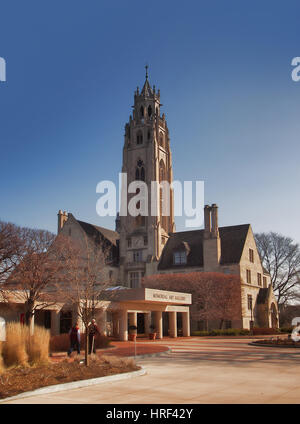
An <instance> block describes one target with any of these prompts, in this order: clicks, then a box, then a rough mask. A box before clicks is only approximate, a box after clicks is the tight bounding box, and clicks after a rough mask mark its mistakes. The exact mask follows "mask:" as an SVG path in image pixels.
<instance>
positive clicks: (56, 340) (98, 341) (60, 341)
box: [50, 333, 110, 352]
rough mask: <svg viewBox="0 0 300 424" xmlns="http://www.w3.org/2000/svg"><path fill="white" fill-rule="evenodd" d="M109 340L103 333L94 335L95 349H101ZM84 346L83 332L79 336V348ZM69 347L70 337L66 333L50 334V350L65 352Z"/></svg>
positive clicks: (107, 344) (106, 345)
mask: <svg viewBox="0 0 300 424" xmlns="http://www.w3.org/2000/svg"><path fill="white" fill-rule="evenodd" d="M109 344H110V340H109V338H108V337H106V336H104V335H100V336H99V335H98V336H96V337H95V347H96V349H103V348H106V347H108V346H109ZM84 347H85V333H82V334H81V337H80V348H81V349H84ZM69 348H70V337H69V335H68V334H67V333H64V334H58V335H56V336H52V337H51V339H50V352H67V351H68V349H69Z"/></svg>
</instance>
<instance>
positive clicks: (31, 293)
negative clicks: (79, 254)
mask: <svg viewBox="0 0 300 424" xmlns="http://www.w3.org/2000/svg"><path fill="white" fill-rule="evenodd" d="M20 237H21V240H22V254H21V255H20V256H19V258H18V264H17V266H16V268H15V269H14V271H13V273H12V274H11V275H10V277H9V278H8V279H7V280H6V282H5V283H4V285H3V287H4V290H5V292H6V294H7V296H6V297H7V298H8V299H9V298H11V299H12V301H13V299H15V301H18V302H22V303H24V304H25V311H26V324H27V325H29V326H30V327H31V330H32V331H33V323H34V320H33V317H34V315H35V313H36V311H37V310H38V309H39V310H40V309H44V308H46V307H49V306H51V305H54V304H55V303H56V302H57V298H56V293H55V291H54V290H53V289H54V284H55V282H56V281H57V278H58V277H59V275H60V274H61V272H62V271H63V267H64V264H65V263H66V257H67V256H68V255H69V249H68V246H66V241H65V240H64V239H63V238H62V237H58V238H57V239H56V240H55V235H54V234H52V233H50V232H49V231H45V230H37V229H30V228H22V229H21V230H20ZM54 240H55V248H54V244H53V243H54Z"/></svg>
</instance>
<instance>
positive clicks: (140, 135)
mask: <svg viewBox="0 0 300 424" xmlns="http://www.w3.org/2000/svg"><path fill="white" fill-rule="evenodd" d="M136 144H143V133H142V131H139V132H138V133H137V135H136Z"/></svg>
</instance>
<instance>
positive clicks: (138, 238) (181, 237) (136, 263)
mask: <svg viewBox="0 0 300 424" xmlns="http://www.w3.org/2000/svg"><path fill="white" fill-rule="evenodd" d="M161 106H162V105H161V103H160V91H159V90H158V91H156V89H155V86H153V87H151V86H150V83H149V80H148V74H147V72H146V80H145V83H144V86H143V88H142V90H141V92H140V91H139V88H137V90H136V92H135V94H134V106H133V113H132V115H130V117H129V121H128V123H126V125H125V136H124V147H123V164H122V173H123V174H126V179H125V180H123V187H122V196H123V197H122V202H121V204H124V203H125V204H126V205H129V203H130V201H131V200H132V198H133V197H134V196H136V195H137V194H138V190H136V191H135V192H132V193H128V188H129V184H130V183H132V182H133V181H143V182H145V183H146V185H147V187H148V216H143V214H142V213H140V214H137V216H131V215H129V214H127V215H124V214H123V213H120V215H119V216H118V217H117V219H116V231H113V230H110V229H106V228H103V227H99V226H96V225H93V224H90V223H87V222H83V221H80V220H77V219H76V218H75V217H74V216H73V214H72V213H67V212H63V211H61V210H60V211H59V212H58V233H59V234H63V235H65V236H68V237H71V238H73V239H74V240H76V242H79V243H80V244H81V245H82V246H83V249H84V246H85V243H86V241H87V240H95V239H98V240H100V241H101V242H103V243H105V244H106V246H108V248H109V249H110V260H109V261H107V262H106V266H105V270H104V277H103V278H104V279H105V280H106V281H109V282H110V284H111V286H112V287H118V286H119V287H123V288H127V289H131V290H128V292H127V294H126V291H124V290H121V291H120V299H119V303H118V302H117V306H116V303H114V302H110V301H108V302H107V305H106V308H105V311H104V315H105V317H104V316H102V315H101V314H102V312H100V309H99V314H100V315H99V316H98V320H99V321H100V322H102V323H105V331H106V332H107V333H108V334H119V335H120V338H122V339H123V340H126V338H127V336H128V334H126V333H127V321H129V322H130V323H131V324H138V327H139V328H140V332H145V333H147V331H148V327H149V322H150V321H151V319H152V321H153V320H154V322H155V325H156V326H157V327H159V334H160V335H159V337H162V335H163V333H165V334H169V335H170V334H172V335H173V336H174V335H176V334H177V324H178V322H179V321H180V322H181V324H180V325H181V328H182V329H183V334H184V335H189V331H190V330H189V328H190V319H189V308H188V306H187V305H190V303H191V299H190V298H189V295H188V294H187V293H183V294H182V299H185V300H183V301H182V302H183V303H182V304H181V305H180V302H178V301H174V298H175V297H176V296H175V297H174V295H172V293H171V294H168V292H162V293H161V294H159V296H161V299H164V297H165V299H166V300H161V299H160V300H159V299H158V297H156V298H155V299H154V298H153V299H151V300H149V299H148V298H147V293H150V291H151V290H150V289H142V288H141V282H142V279H143V277H145V276H150V275H153V274H161V273H169V274H172V273H189V272H218V273H225V274H234V275H238V276H240V278H241V299H240V302H241V305H240V306H241V311H242V312H241V319H240V321H238V322H232V323H230V324H229V326H233V327H238V328H250V326H251V325H254V326H261V327H276V326H278V308H277V302H276V299H275V297H274V293H273V290H272V285H271V281H270V275H269V274H268V273H267V272H266V271H265V270H264V269H263V266H262V264H261V260H260V257H259V254H258V250H257V247H256V244H255V239H254V236H253V232H252V229H251V226H250V224H245V225H233V226H227V227H219V224H218V207H217V205H216V204H213V205H211V206H209V205H206V206H205V208H204V229H201V230H193V231H183V232H176V231H175V224H174V198H173V196H174V194H173V189H172V188H168V190H169V192H168V194H169V205H168V206H169V214H168V216H165V214H164V213H163V207H164V204H163V196H162V195H163V188H162V187H159V188H158V190H157V191H156V192H155V202H154V205H153V202H152V201H151V200H153V199H151V194H152V192H151V183H152V182H153V181H154V182H157V183H161V182H163V181H167V182H168V183H169V184H171V183H172V181H173V170H172V155H171V149H170V136H169V130H168V126H167V121H166V117H165V115H164V114H162V115H161V110H160V109H161ZM124 196H126V197H125V198H124ZM140 203H141V201H140ZM140 207H141V208H142V205H141V204H140ZM151 208H152V209H151ZM153 209H154V213H153ZM120 212H121V211H120ZM150 212H151V213H150ZM143 290H148V292H144V291H143ZM149 290H150V291H149ZM174 290H175V291H176V288H175V287H174ZM142 291H143V293H142ZM122 296H123V297H124V299H123V297H122ZM139 296H140V297H139ZM141 296H142V297H141ZM168 296H169V297H168ZM174 302H175V303H174ZM73 306H74V305H58V306H57V307H53V308H52V309H51V308H50V309H49V310H46V311H40V313H39V314H37V316H36V322H37V323H44V324H45V325H46V326H47V325H48V326H49V328H51V331H52V334H57V333H58V332H64V331H65V330H66V329H67V328H68V327H69V326H70V325H71V323H72V322H74V320H75V319H77V315H76V307H75V309H74V307H73ZM5 308H6V306H5V305H1V300H0V312H1V311H2V310H3V311H4V310H5ZM191 310H192V309H191ZM15 311H19V312H18V313H19V315H20V314H21V315H22V312H21V311H22V305H16V308H15ZM151 311H152V312H153V314H152V315H153V316H152V318H149V317H150V315H149V313H150V312H151ZM6 312H7V314H6V315H7V316H9V313H10V312H9V311H6ZM19 315H18V316H19ZM4 316H5V314H4ZM179 318H180V320H178V319H179ZM191 318H192V319H191V327H192V329H201V322H198V321H197V320H195V319H193V316H192V317H191ZM164 322H165V324H163V323H164ZM103 325H104V324H103ZM110 327H111V328H110ZM103 328H104V327H103ZM109 328H110V329H109ZM103 331H104V330H103Z"/></svg>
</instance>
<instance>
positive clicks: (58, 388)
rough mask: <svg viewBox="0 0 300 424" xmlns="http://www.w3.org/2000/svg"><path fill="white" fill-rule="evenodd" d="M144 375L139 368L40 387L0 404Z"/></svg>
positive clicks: (143, 371) (144, 372) (2, 401)
mask: <svg viewBox="0 0 300 424" xmlns="http://www.w3.org/2000/svg"><path fill="white" fill-rule="evenodd" d="M145 374H146V370H145V369H144V367H142V366H141V369H140V370H137V371H132V372H126V373H123V374H114V375H109V376H107V377H97V378H90V379H88V380H79V381H72V382H71V383H64V384H55V385H53V386H46V387H41V388H40V389H36V390H32V391H30V392H24V393H20V394H19V395H16V396H11V397H8V398H4V399H1V400H0V404H1V403H4V402H9V401H11V400H18V399H23V398H27V397H31V396H36V395H44V394H49V393H56V392H63V391H65V390H71V389H79V388H81V387H88V386H93V385H94V384H101V383H108V382H113V381H120V380H128V379H130V378H134V377H138V376H141V375H145Z"/></svg>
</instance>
